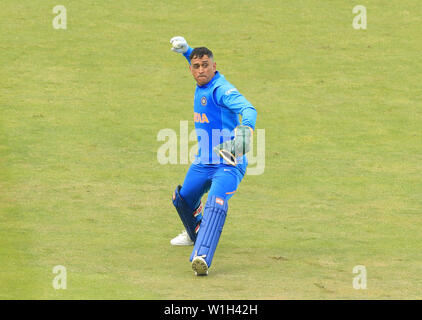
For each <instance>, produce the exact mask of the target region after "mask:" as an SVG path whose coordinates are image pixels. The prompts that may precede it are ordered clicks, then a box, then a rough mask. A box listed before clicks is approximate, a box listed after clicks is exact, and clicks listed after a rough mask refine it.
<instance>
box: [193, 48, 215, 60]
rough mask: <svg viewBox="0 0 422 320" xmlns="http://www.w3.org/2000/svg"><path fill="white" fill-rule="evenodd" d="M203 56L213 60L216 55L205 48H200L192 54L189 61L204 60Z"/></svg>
mask: <svg viewBox="0 0 422 320" xmlns="http://www.w3.org/2000/svg"><path fill="white" fill-rule="evenodd" d="M203 56H208V58H211V59H212V58H213V57H214V55H213V54H212V51H211V50H210V49H208V48H205V47H198V48H195V49H193V51H192V53H191V54H190V56H189V59H190V60H192V59H193V58H202V57H203Z"/></svg>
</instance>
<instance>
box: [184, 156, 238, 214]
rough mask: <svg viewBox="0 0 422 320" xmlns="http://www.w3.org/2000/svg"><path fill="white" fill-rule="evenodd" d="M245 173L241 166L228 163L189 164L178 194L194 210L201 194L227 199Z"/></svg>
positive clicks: (232, 193)
mask: <svg viewBox="0 0 422 320" xmlns="http://www.w3.org/2000/svg"><path fill="white" fill-rule="evenodd" d="M244 175H245V170H244V168H243V167H241V166H236V167H234V166H232V165H228V164H191V166H190V167H189V170H188V172H187V174H186V177H185V180H184V182H183V186H182V189H181V190H180V195H181V196H182V198H183V199H184V200H185V201H186V203H187V204H188V205H189V207H190V209H191V210H192V211H194V210H195V209H196V208H198V206H199V203H200V202H201V198H202V196H203V195H204V194H205V193H206V192H208V197H211V196H218V197H220V198H223V199H224V200H225V201H227V200H229V199H230V198H231V197H232V196H233V195H234V193H235V192H236V190H237V187H238V185H239V183H240V181H242V179H243V176H244Z"/></svg>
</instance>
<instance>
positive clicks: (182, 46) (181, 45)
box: [170, 36, 189, 53]
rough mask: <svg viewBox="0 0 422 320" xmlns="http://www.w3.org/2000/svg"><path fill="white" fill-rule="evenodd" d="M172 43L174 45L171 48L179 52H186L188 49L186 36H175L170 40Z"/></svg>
mask: <svg viewBox="0 0 422 320" xmlns="http://www.w3.org/2000/svg"><path fill="white" fill-rule="evenodd" d="M170 43H171V45H172V48H171V50H172V51H174V52H177V53H186V51H188V48H189V46H188V43H187V41H186V39H185V38H183V37H180V36H177V37H173V38H171V40H170Z"/></svg>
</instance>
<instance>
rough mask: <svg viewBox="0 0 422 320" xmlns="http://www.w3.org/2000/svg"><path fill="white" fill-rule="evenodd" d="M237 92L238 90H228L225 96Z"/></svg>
mask: <svg viewBox="0 0 422 320" xmlns="http://www.w3.org/2000/svg"><path fill="white" fill-rule="evenodd" d="M236 91H237V89H236V88H231V89H230V90H227V91H226V92H225V93H224V94H225V95H229V94H230V93H232V92H236Z"/></svg>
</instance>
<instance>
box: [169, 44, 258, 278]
mask: <svg viewBox="0 0 422 320" xmlns="http://www.w3.org/2000/svg"><path fill="white" fill-rule="evenodd" d="M170 43H171V45H172V48H171V50H172V51H174V52H176V53H180V54H183V56H184V57H185V58H186V59H187V61H188V62H189V69H190V71H191V73H192V76H193V78H194V79H195V81H196V90H195V98H194V106H193V109H194V121H195V131H196V134H197V137H198V153H197V155H196V156H195V161H194V162H193V163H192V164H191V166H190V167H189V170H188V172H187V174H186V177H185V180H184V182H183V185H182V186H180V185H179V186H177V188H176V190H175V192H174V194H173V204H174V206H175V208H176V210H177V212H178V214H179V217H180V219H181V220H182V222H183V225H184V227H185V229H186V231H184V232H183V233H181V234H180V235H179V236H177V237H176V238H174V239H172V240H171V244H172V245H194V247H193V251H192V254H191V256H190V261H191V262H192V269H193V270H194V271H195V274H196V275H198V276H200V275H207V274H208V269H209V268H210V267H211V262H212V259H213V257H214V253H215V250H216V248H217V244H218V241H219V239H220V234H221V232H222V230H223V226H224V222H225V220H226V215H227V210H228V201H229V199H230V198H231V197H232V196H233V194H234V193H235V192H236V190H237V187H238V185H239V183H240V181H242V178H243V176H244V175H245V172H246V167H247V165H248V163H247V158H246V155H245V154H246V153H247V152H248V151H249V148H250V141H251V139H252V134H253V130H254V129H255V122H256V116H257V112H256V110H255V108H254V107H253V106H252V105H251V103H250V102H249V101H248V100H246V99H245V98H244V97H243V96H242V95H241V94H240V93H239V91H238V90H237V89H236V88H235V87H234V86H233V85H232V84H230V83H229V82H228V81H227V80H226V79H225V78H224V76H223V75H222V74H220V73H219V72H218V71H217V70H216V63H215V62H214V57H213V53H212V52H211V50H209V49H207V48H205V47H199V48H195V49H193V48H191V47H189V45H188V43H187V42H186V40H185V39H184V38H183V37H174V38H172V39H171V40H170ZM239 115H240V116H241V119H242V120H241V122H240V121H239ZM206 192H208V198H207V201H206V203H205V206H204V208H203V206H202V204H201V198H202V196H203V195H204V194H205V193H206Z"/></svg>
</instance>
